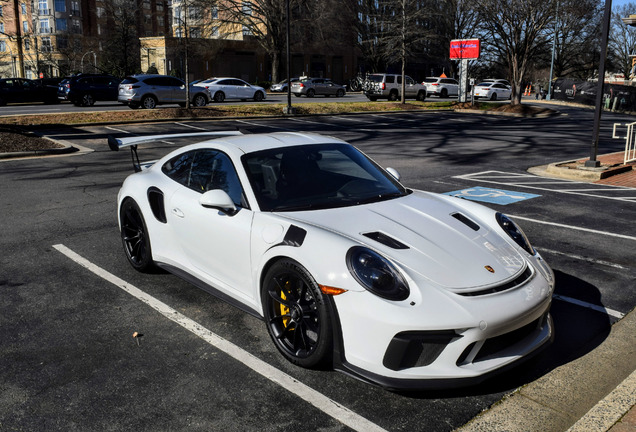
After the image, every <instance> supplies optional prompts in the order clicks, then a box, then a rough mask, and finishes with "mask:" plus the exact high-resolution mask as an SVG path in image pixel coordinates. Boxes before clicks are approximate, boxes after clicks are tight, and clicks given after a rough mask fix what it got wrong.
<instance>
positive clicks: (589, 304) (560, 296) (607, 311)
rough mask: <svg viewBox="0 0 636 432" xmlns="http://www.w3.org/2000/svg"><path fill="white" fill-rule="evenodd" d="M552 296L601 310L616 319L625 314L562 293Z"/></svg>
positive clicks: (597, 310)
mask: <svg viewBox="0 0 636 432" xmlns="http://www.w3.org/2000/svg"><path fill="white" fill-rule="evenodd" d="M552 298H553V299H556V300H561V301H565V302H568V303H572V304H575V305H577V306H581V307H584V308H588V309H592V310H595V311H596V312H601V313H604V314H607V315H610V316H613V317H614V318H618V319H622V318H623V317H624V316H625V314H624V313H622V312H618V311H615V310H613V309H609V308H606V307H603V306H599V305H595V304H592V303H588V302H584V301H581V300H577V299H575V298H572V297H568V296H562V295H559V294H554V295H553V296H552Z"/></svg>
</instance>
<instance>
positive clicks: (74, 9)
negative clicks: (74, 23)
mask: <svg viewBox="0 0 636 432" xmlns="http://www.w3.org/2000/svg"><path fill="white" fill-rule="evenodd" d="M71 15H72V16H80V7H79V2H78V1H73V2H71Z"/></svg>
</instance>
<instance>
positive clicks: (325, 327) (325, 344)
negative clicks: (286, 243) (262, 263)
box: [261, 259, 333, 368]
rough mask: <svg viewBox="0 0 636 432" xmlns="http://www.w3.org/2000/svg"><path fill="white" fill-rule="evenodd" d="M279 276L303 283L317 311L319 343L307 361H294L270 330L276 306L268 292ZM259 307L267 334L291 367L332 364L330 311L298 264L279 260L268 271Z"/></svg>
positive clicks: (292, 356) (315, 284)
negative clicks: (290, 276)
mask: <svg viewBox="0 0 636 432" xmlns="http://www.w3.org/2000/svg"><path fill="white" fill-rule="evenodd" d="M282 273H291V274H292V275H294V276H296V277H300V278H301V279H303V282H304V283H305V284H306V285H307V287H308V289H310V290H311V293H312V295H313V297H314V300H315V302H316V307H317V310H318V316H319V321H320V333H319V336H318V343H317V346H316V348H315V349H314V350H313V351H312V352H311V353H310V354H309V355H308V356H307V357H303V358H301V357H297V356H295V355H293V354H292V353H290V352H289V350H288V349H287V348H286V347H285V346H283V344H282V342H280V341H279V340H278V339H277V338H276V336H275V335H274V331H273V330H272V328H271V325H270V320H271V318H272V314H273V308H274V307H276V305H278V303H276V302H275V301H274V300H273V299H272V298H271V297H270V295H269V293H268V288H269V285H270V283H271V281H272V280H273V278H274V277H275V276H277V275H280V274H282ZM261 303H262V305H263V315H264V317H265V323H266V327H267V332H268V333H269V335H270V337H271V339H272V341H273V342H274V345H275V346H276V348H277V349H278V351H279V352H280V353H281V354H282V355H283V356H284V357H285V358H286V359H287V360H289V361H290V362H291V363H293V364H295V365H298V366H302V367H305V368H318V367H324V366H329V365H330V364H331V360H332V353H333V330H332V324H331V318H332V317H331V315H332V311H331V310H330V308H331V307H330V305H329V302H328V301H327V299H326V298H325V294H323V293H322V292H321V291H320V287H319V286H318V284H317V283H316V281H315V280H314V278H313V277H312V276H311V274H310V273H309V272H308V271H307V270H306V269H305V268H304V267H303V266H302V265H300V264H299V263H297V262H296V261H294V260H291V259H281V260H279V261H278V262H276V263H275V264H274V265H272V266H271V267H270V268H269V270H268V271H267V273H266V275H265V278H264V279H263V284H262V286H261Z"/></svg>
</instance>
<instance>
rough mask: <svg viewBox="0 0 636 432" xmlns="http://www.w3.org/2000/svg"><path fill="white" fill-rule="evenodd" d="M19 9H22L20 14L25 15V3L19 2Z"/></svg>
mask: <svg viewBox="0 0 636 432" xmlns="http://www.w3.org/2000/svg"><path fill="white" fill-rule="evenodd" d="M20 10H21V11H22V15H26V14H27V11H26V3H20Z"/></svg>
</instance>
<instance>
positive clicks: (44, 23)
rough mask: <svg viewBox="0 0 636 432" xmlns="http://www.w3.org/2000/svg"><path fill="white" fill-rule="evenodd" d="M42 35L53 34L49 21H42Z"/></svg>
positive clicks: (46, 19)
mask: <svg viewBox="0 0 636 432" xmlns="http://www.w3.org/2000/svg"><path fill="white" fill-rule="evenodd" d="M40 33H51V27H50V26H49V19H48V18H45V19H41V20H40Z"/></svg>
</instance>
